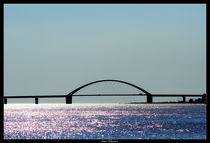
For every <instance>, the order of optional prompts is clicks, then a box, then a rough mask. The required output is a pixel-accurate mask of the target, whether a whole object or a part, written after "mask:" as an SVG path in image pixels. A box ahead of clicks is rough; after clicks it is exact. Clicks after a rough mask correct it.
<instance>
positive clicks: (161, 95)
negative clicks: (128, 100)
mask: <svg viewBox="0 0 210 143" xmlns="http://www.w3.org/2000/svg"><path fill="white" fill-rule="evenodd" d="M73 96H146V94H75V95H73ZM151 96H153V97H183V96H188V97H200V96H203V95H202V94H152V95H151ZM37 97H38V98H60V97H66V95H31V96H4V97H3V98H37Z"/></svg>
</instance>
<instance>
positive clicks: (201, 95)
mask: <svg viewBox="0 0 210 143" xmlns="http://www.w3.org/2000/svg"><path fill="white" fill-rule="evenodd" d="M72 96H75V97H76V96H147V95H146V94H76V95H72ZM72 96H71V97H69V96H67V95H31V96H4V97H3V99H4V104H7V101H8V99H10V98H34V99H35V104H38V103H39V98H66V103H67V102H68V101H69V99H68V98H71V99H70V100H71V103H72ZM150 96H151V97H182V98H183V102H186V97H202V100H203V101H205V100H206V94H151V95H150ZM71 103H70V104H71ZM67 104H69V103H67Z"/></svg>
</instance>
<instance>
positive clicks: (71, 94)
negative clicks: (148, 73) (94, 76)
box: [66, 79, 152, 104]
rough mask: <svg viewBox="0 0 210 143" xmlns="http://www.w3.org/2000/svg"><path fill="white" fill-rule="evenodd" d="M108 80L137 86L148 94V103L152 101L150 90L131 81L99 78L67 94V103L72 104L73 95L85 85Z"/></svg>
mask: <svg viewBox="0 0 210 143" xmlns="http://www.w3.org/2000/svg"><path fill="white" fill-rule="evenodd" d="M108 81H111V82H119V83H124V84H126V85H129V86H132V87H134V88H136V89H138V90H140V91H142V92H143V93H145V94H146V96H147V103H152V95H151V94H150V93H149V92H148V91H146V90H144V89H143V88H141V87H139V86H137V85H134V84H131V83H129V82H125V81H121V80H113V79H106V80H97V81H93V82H90V83H87V84H85V85H82V86H80V87H78V88H76V89H75V90H73V91H72V92H70V93H69V94H67V96H66V104H72V96H73V95H74V94H75V93H76V92H78V91H79V90H81V89H83V88H85V87H87V86H89V85H92V84H95V83H99V82H108Z"/></svg>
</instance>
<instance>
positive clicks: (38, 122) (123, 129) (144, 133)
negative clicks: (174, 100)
mask: <svg viewBox="0 0 210 143" xmlns="http://www.w3.org/2000/svg"><path fill="white" fill-rule="evenodd" d="M4 139H206V105H204V104H135V105H134V104H101V105H99V104H92V105H90V104H73V105H66V104H38V105H33V104H6V105H4Z"/></svg>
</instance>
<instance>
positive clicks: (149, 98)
mask: <svg viewBox="0 0 210 143" xmlns="http://www.w3.org/2000/svg"><path fill="white" fill-rule="evenodd" d="M100 82H118V83H123V84H125V85H128V86H131V87H134V88H136V89H138V90H139V91H140V92H143V94H142V93H139V94H75V93H77V92H78V91H80V90H81V89H83V88H85V87H87V86H89V85H92V84H96V83H100ZM73 96H146V97H147V103H153V97H182V98H183V102H184V103H185V102H186V97H202V100H203V101H204V100H205V99H206V94H202V95H200V94H199V95H198V94H194V95H192V94H151V93H149V92H148V91H146V90H145V89H143V88H141V87H139V86H137V85H134V84H131V83H129V82H125V81H121V80H112V79H108V80H98V81H93V82H90V83H87V84H85V85H82V86H80V87H78V88H76V89H75V90H73V91H72V92H70V93H69V94H67V95H32V96H4V97H3V99H4V104H7V100H8V99H9V98H34V99H35V104H38V102H39V98H66V104H72V97H73Z"/></svg>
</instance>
